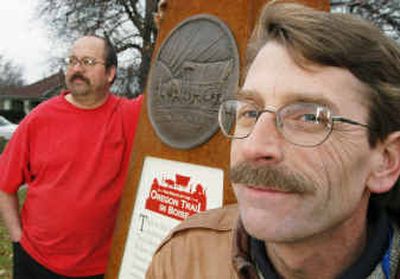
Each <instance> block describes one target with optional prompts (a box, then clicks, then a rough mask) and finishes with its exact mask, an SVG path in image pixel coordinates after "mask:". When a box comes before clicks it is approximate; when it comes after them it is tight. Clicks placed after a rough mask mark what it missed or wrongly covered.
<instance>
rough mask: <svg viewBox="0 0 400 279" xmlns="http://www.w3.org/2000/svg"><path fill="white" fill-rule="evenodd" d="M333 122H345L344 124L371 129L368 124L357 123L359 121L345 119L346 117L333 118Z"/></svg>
mask: <svg viewBox="0 0 400 279" xmlns="http://www.w3.org/2000/svg"><path fill="white" fill-rule="evenodd" d="M332 120H333V121H339V122H344V123H347V124H351V125H357V126H361V127H364V128H369V126H368V125H367V124H363V123H360V122H357V121H354V120H351V119H348V118H344V117H341V116H333V117H332Z"/></svg>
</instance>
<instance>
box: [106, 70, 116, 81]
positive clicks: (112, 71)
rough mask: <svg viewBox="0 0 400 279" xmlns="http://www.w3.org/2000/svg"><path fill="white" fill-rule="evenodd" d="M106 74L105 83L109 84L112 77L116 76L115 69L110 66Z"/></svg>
mask: <svg viewBox="0 0 400 279" xmlns="http://www.w3.org/2000/svg"><path fill="white" fill-rule="evenodd" d="M107 72H108V78H107V81H108V82H109V83H110V84H111V82H112V81H113V79H114V77H115V76H116V74H117V68H115V66H111V67H110V68H108V69H107Z"/></svg>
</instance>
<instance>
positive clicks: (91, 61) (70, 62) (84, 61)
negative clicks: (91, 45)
mask: <svg viewBox="0 0 400 279" xmlns="http://www.w3.org/2000/svg"><path fill="white" fill-rule="evenodd" d="M65 64H66V65H67V67H71V68H72V67H74V66H76V65H78V64H79V65H80V66H82V67H85V68H87V67H93V66H95V65H96V64H102V65H105V63H104V62H103V61H98V60H96V58H92V57H83V58H81V59H79V58H77V57H75V56H71V57H67V58H65Z"/></svg>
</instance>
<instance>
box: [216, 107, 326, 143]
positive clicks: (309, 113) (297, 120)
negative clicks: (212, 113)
mask: <svg viewBox="0 0 400 279" xmlns="http://www.w3.org/2000/svg"><path fill="white" fill-rule="evenodd" d="M265 112H268V113H275V114H276V116H275V119H276V120H275V121H276V127H277V129H278V130H279V131H280V132H281V133H282V135H283V136H284V137H285V138H286V140H288V141H290V142H292V143H293V144H297V145H302V146H315V145H318V144H320V143H321V142H323V141H324V140H325V139H326V138H327V137H328V136H329V133H330V132H331V130H332V119H331V116H330V111H329V109H328V108H326V107H324V106H321V105H319V104H314V103H294V104H289V105H287V106H284V107H282V108H280V109H278V110H277V111H276V112H274V111H272V110H262V109H260V108H258V107H257V106H255V105H254V104H252V103H250V102H245V101H237V100H230V101H225V102H223V103H222V105H221V107H220V111H219V116H218V117H219V123H220V126H221V129H222V132H223V133H224V134H225V135H226V136H228V137H231V138H246V137H248V136H249V135H250V134H251V132H252V131H253V129H254V126H255V125H256V122H257V120H258V118H259V117H261V115H262V114H263V113H265Z"/></svg>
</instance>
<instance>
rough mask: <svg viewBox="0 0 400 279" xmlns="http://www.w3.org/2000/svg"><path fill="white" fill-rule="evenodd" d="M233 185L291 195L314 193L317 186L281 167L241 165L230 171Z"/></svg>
mask: <svg viewBox="0 0 400 279" xmlns="http://www.w3.org/2000/svg"><path fill="white" fill-rule="evenodd" d="M230 178H231V182H232V183H236V184H245V185H252V186H257V187H259V188H265V189H270V190H277V191H282V192H289V193H301V194H305V193H313V192H314V191H315V189H316V188H315V186H314V184H313V183H311V182H309V181H308V180H306V179H305V178H303V177H302V176H300V175H298V174H293V173H290V172H289V171H287V170H286V169H283V168H281V167H271V166H268V167H267V166H251V165H249V164H247V163H239V164H237V165H235V166H233V167H231V169H230Z"/></svg>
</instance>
